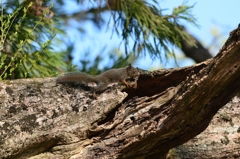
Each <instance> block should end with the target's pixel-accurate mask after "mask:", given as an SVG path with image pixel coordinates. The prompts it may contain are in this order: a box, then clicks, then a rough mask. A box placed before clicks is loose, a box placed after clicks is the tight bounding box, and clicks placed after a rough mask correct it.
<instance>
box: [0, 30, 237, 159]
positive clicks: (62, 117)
mask: <svg viewBox="0 0 240 159" xmlns="http://www.w3.org/2000/svg"><path fill="white" fill-rule="evenodd" d="M239 42H240V27H238V28H237V29H236V30H234V31H233V32H231V34H230V37H229V39H228V40H227V42H226V44H225V45H224V46H223V48H222V49H221V50H220V52H219V53H218V55H217V56H216V57H214V58H212V59H210V60H208V61H205V62H203V63H200V64H197V65H194V66H191V67H186V68H181V69H172V70H159V71H154V72H152V73H149V72H147V71H146V72H145V71H142V73H141V76H140V78H139V80H138V88H137V89H133V88H127V89H124V91H125V92H121V91H120V89H117V88H116V87H114V86H112V87H110V88H109V89H108V90H106V91H105V92H104V93H102V94H101V95H100V96H99V97H98V99H97V100H93V99H91V98H89V97H91V91H89V87H83V86H79V85H76V86H71V87H70V86H65V85H56V83H55V78H45V79H26V80H13V81H3V82H1V87H0V88H1V89H0V128H1V129H0V154H1V157H2V158H30V157H31V158H71V159H75V158H81V159H82V158H83V159H84V158H151V159H154V158H165V157H166V154H167V153H168V150H169V149H171V148H174V147H176V146H178V145H181V144H183V143H185V142H186V141H188V140H189V139H191V138H193V137H194V136H196V135H198V134H199V133H201V132H202V131H203V130H205V129H206V127H207V126H208V124H209V123H210V121H211V120H212V118H213V116H214V115H215V114H216V113H217V111H218V110H219V109H220V108H221V107H223V106H224V105H225V104H226V103H227V102H228V101H230V99H232V97H233V96H235V95H236V94H237V92H238V91H239V86H240V60H239V59H240V45H239ZM127 94H128V95H127Z"/></svg>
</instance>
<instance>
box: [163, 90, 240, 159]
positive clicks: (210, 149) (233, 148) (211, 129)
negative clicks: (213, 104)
mask: <svg viewBox="0 0 240 159" xmlns="http://www.w3.org/2000/svg"><path fill="white" fill-rule="evenodd" d="M239 101H240V94H238V95H237V96H235V97H234V98H233V99H232V100H231V101H230V102H229V103H227V104H226V105H225V106H224V107H223V108H221V109H220V110H219V111H218V113H217V114H216V115H215V116H214V118H213V120H212V121H211V122H210V124H209V126H208V128H207V129H206V130H205V131H204V132H202V133H201V134H199V135H198V136H196V137H194V138H193V139H191V140H189V141H188V142H187V143H185V144H183V145H181V146H179V147H177V148H174V149H172V150H171V151H170V152H169V154H168V156H169V158H174V159H189V158H197V157H201V158H202V159H203V158H240V153H239V148H240V146H239V143H240V134H239V133H240V118H239V116H240V102H239Z"/></svg>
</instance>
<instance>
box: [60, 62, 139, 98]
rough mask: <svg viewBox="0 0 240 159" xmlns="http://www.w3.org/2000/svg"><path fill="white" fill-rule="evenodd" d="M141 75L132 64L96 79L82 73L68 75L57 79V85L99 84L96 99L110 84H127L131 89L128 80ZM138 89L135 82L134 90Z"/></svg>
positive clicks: (94, 94) (98, 76)
mask: <svg viewBox="0 0 240 159" xmlns="http://www.w3.org/2000/svg"><path fill="white" fill-rule="evenodd" d="M139 75H140V72H139V70H138V69H137V68H134V67H133V66H132V65H131V64H128V66H127V67H124V68H119V69H111V70H108V71H106V72H103V73H102V74H100V75H97V76H95V77H93V76H91V75H88V74H86V73H82V72H72V73H67V74H65V75H63V76H60V77H58V78H57V79H56V82H57V83H71V82H84V83H90V82H94V83H96V84H97V86H96V87H94V88H93V97H94V98H96V92H98V91H102V90H104V89H105V88H107V86H108V84H110V83H114V82H120V83H122V84H125V85H126V86H127V87H131V84H130V83H128V82H126V78H128V77H131V78H138V76H139ZM136 87H137V84H136V80H135V84H134V88H136Z"/></svg>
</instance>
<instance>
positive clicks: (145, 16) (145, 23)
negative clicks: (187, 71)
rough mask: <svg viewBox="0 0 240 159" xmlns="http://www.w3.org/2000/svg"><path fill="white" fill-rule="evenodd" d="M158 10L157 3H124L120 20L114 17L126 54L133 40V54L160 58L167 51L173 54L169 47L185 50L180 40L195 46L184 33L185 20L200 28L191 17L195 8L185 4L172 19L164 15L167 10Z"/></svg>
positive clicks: (122, 3) (175, 12)
mask: <svg viewBox="0 0 240 159" xmlns="http://www.w3.org/2000/svg"><path fill="white" fill-rule="evenodd" d="M157 6H158V3H157V1H154V0H153V1H151V3H148V2H147V1H144V0H134V1H132V0H124V1H121V10H120V11H118V16H117V15H116V14H115V15H114V22H115V24H116V26H119V27H120V29H121V30H122V39H123V41H124V44H125V47H126V53H127V52H128V49H127V48H128V47H129V46H128V44H129V41H130V40H133V41H134V45H133V47H132V50H133V51H134V52H135V53H137V54H139V53H141V52H143V53H146V52H148V53H150V55H151V56H152V57H157V58H160V57H161V54H162V53H163V51H165V52H169V49H168V47H169V44H171V45H175V46H178V47H181V44H180V40H182V39H184V40H186V41H188V42H191V40H192V39H191V37H189V36H188V35H186V34H185V33H184V32H183V31H182V29H181V26H180V22H181V21H182V20H185V21H187V22H189V23H192V24H194V25H196V26H197V24H196V23H195V18H194V16H192V15H191V14H190V12H191V9H192V7H193V6H186V5H185V3H184V4H183V5H181V6H179V7H178V8H175V9H174V10H173V12H172V14H171V15H163V13H162V12H163V10H161V9H158V8H157ZM117 31H118V33H120V31H119V30H117Z"/></svg>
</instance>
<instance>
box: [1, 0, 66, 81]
mask: <svg viewBox="0 0 240 159" xmlns="http://www.w3.org/2000/svg"><path fill="white" fill-rule="evenodd" d="M9 3H10V2H9ZM33 5H34V4H33V3H29V4H26V3H21V4H18V3H17V1H12V3H11V4H8V5H4V4H3V3H2V4H1V18H0V24H1V30H0V36H1V41H0V46H1V48H0V61H1V64H0V79H16V78H26V77H43V76H50V75H55V74H56V72H57V70H59V69H61V67H66V64H65V63H64V62H63V61H62V59H63V56H64V55H63V53H61V52H57V51H55V50H56V48H57V45H59V44H60V43H59V41H58V40H57V39H56V38H55V39H53V38H54V37H55V35H56V34H57V33H61V34H62V33H63V32H62V31H61V30H59V29H56V28H55V27H54V24H53V23H52V19H50V18H47V11H49V9H50V8H46V10H44V12H43V13H42V15H41V16H39V15H34V14H33V12H31V11H30V8H31V6H33Z"/></svg>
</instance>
